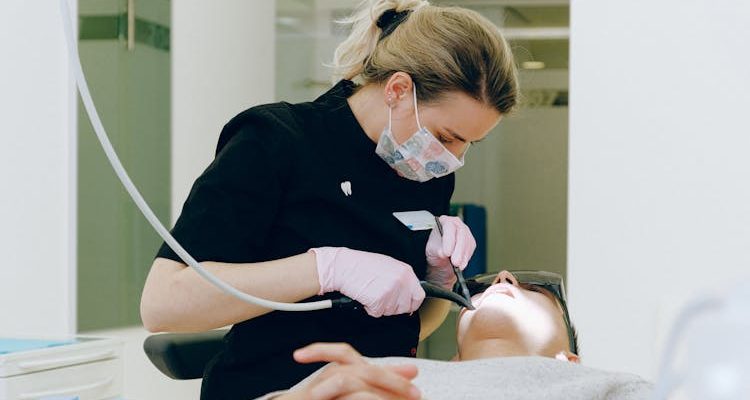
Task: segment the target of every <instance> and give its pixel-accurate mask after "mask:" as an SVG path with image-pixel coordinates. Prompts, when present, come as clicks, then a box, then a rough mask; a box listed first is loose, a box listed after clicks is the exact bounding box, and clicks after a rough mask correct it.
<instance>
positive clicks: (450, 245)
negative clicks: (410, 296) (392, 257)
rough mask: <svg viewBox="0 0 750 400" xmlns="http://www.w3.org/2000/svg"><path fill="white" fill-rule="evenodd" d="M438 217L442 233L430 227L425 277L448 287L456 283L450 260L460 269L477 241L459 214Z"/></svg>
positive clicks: (474, 248)
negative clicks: (457, 215) (456, 215)
mask: <svg viewBox="0 0 750 400" xmlns="http://www.w3.org/2000/svg"><path fill="white" fill-rule="evenodd" d="M439 219H440V224H441V225H442V226H443V235H442V236H441V235H440V231H439V230H438V229H437V228H435V229H433V230H432V232H431V233H430V237H429V239H427V247H425V255H426V256H427V264H428V267H427V277H426V280H427V281H428V282H431V283H434V284H436V285H438V286H442V287H444V288H446V289H448V290H450V289H451V288H452V287H453V285H454V284H455V283H456V274H455V273H453V267H452V266H451V261H452V262H453V265H455V266H456V267H458V268H459V269H461V270H462V271H463V270H464V268H466V265H467V264H469V260H470V259H471V256H472V255H473V254H474V250H476V248H477V242H476V240H474V235H472V234H471V230H469V227H468V226H466V224H464V223H463V221H461V219H460V218H458V217H449V216H447V215H443V216H441V217H440V218H439Z"/></svg>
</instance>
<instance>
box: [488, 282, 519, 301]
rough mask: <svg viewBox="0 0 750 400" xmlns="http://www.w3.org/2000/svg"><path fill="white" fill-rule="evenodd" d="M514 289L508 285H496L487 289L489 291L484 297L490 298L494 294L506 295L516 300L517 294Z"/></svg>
mask: <svg viewBox="0 0 750 400" xmlns="http://www.w3.org/2000/svg"><path fill="white" fill-rule="evenodd" d="M514 289H515V288H514V287H513V285H509V284H507V283H496V284H494V285H492V286H490V287H488V288H487V290H485V291H484V296H488V295H490V294H494V293H500V294H504V295H506V296H510V297H513V298H516V294H515V293H514Z"/></svg>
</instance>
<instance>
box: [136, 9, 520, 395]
mask: <svg viewBox="0 0 750 400" xmlns="http://www.w3.org/2000/svg"><path fill="white" fill-rule="evenodd" d="M350 22H351V23H352V31H351V34H350V35H349V37H348V38H347V39H346V40H345V41H344V42H343V43H341V45H339V47H338V48H337V49H336V52H335V56H334V61H333V66H334V79H335V80H337V82H338V83H336V84H335V85H334V86H333V87H332V88H331V89H330V90H328V91H327V92H326V93H324V94H323V95H321V96H320V97H318V98H317V99H315V100H314V101H311V102H307V103H299V104H289V103H285V102H280V103H273V104H266V105H260V106H256V107H253V108H250V109H248V110H246V111H244V112H242V113H240V114H239V115H237V116H236V117H234V118H233V119H232V120H230V121H229V122H228V123H227V124H226V125H225V126H224V129H223V130H222V132H221V135H220V137H219V141H218V145H217V150H216V157H215V159H214V161H213V162H212V163H211V165H209V166H208V168H207V169H206V170H205V171H204V172H203V174H202V175H201V176H200V177H199V178H198V179H197V180H196V181H195V183H194V185H193V187H192V190H191V192H190V195H189V196H188V198H187V200H186V202H185V204H184V206H183V209H182V213H181V215H180V217H179V219H178V220H177V222H176V224H175V226H174V228H173V230H172V234H173V235H174V237H175V238H176V239H177V240H178V241H179V242H180V243H181V244H182V245H183V246H184V247H185V249H186V250H188V252H190V253H191V254H192V255H193V256H194V257H195V259H196V260H198V261H199V262H201V264H202V265H203V266H205V267H206V268H207V269H209V270H210V271H211V272H212V273H214V274H216V275H217V276H218V277H219V278H220V279H222V280H224V281H225V282H227V283H229V284H231V285H232V286H234V287H236V288H238V289H240V290H242V291H245V292H247V293H251V294H253V295H256V296H259V297H263V298H267V299H270V300H275V301H282V302H299V301H312V300H321V299H327V298H337V297H340V296H341V295H342V294H343V295H346V296H349V297H351V298H353V299H354V300H357V301H359V302H360V303H362V304H363V305H364V306H365V310H366V313H357V312H345V311H334V310H330V309H329V310H320V311H312V312H279V311H275V312H270V310H268V309H264V308H261V307H257V306H253V305H250V304H247V303H244V302H242V301H240V300H237V299H236V298H234V297H231V296H229V295H227V294H225V293H223V292H221V291H219V290H218V289H217V288H215V287H214V286H212V285H210V284H209V283H208V282H206V281H204V280H203V279H202V278H201V277H200V276H198V275H197V274H196V273H195V271H193V269H191V268H188V267H187V266H186V265H185V264H183V263H182V262H181V261H180V258H179V257H178V256H177V255H176V254H175V253H174V252H172V250H171V249H170V248H169V247H168V246H166V245H163V246H162V247H161V249H160V250H159V252H158V254H157V256H156V259H155V260H154V263H153V265H152V266H151V270H150V272H149V275H148V278H147V280H146V284H145V287H144V290H143V296H142V299H141V317H142V320H143V323H144V325H145V327H146V328H147V329H148V330H150V331H153V332H157V331H172V332H189V331H205V330H209V329H214V328H219V327H223V326H227V325H233V326H232V329H231V330H230V331H229V333H228V334H227V335H226V337H225V340H224V348H223V350H222V351H221V352H220V353H219V354H218V355H217V356H216V357H214V359H213V360H212V361H211V362H210V363H209V365H208V366H207V368H206V371H205V373H204V379H203V386H202V390H201V399H212V400H217V399H243V400H244V399H248V398H253V397H256V396H260V395H261V394H264V393H268V392H271V391H274V390H277V389H280V388H287V387H290V386H292V385H294V384H295V383H297V382H298V381H299V380H301V379H302V378H304V377H305V376H307V375H309V374H311V373H312V372H313V371H315V370H316V369H318V368H319V367H320V366H321V365H322V364H306V365H302V364H298V363H296V362H295V361H294V359H293V357H292V353H293V351H294V350H296V349H298V348H300V347H304V346H305V345H308V344H310V343H313V342H347V343H349V344H351V345H352V347H353V348H354V349H356V350H357V351H358V352H359V353H361V354H363V355H365V356H370V357H385V356H412V357H413V356H415V354H416V347H417V344H418V341H419V338H420V333H421V335H422V337H424V336H426V335H427V334H429V332H430V331H431V330H432V329H434V328H435V327H437V326H438V325H439V324H440V323H441V322H442V320H443V319H444V318H445V315H446V313H447V302H445V301H440V300H430V301H427V302H423V300H424V296H425V294H424V292H423V291H422V289H421V287H420V286H419V280H420V279H424V280H428V281H431V282H433V283H437V284H439V285H442V286H444V287H446V288H450V287H452V286H453V284H454V282H455V276H454V274H453V271H452V269H451V262H453V264H455V265H456V266H458V267H460V268H462V269H463V268H464V267H466V264H467V263H468V261H469V259H470V258H471V255H472V253H473V251H474V249H475V247H476V244H475V241H474V238H473V236H472V235H471V232H470V231H469V229H468V228H467V227H466V225H464V224H463V223H462V222H461V221H460V220H459V219H457V218H454V217H448V216H445V214H447V213H448V208H449V203H450V199H451V196H452V194H453V188H454V174H453V172H454V171H455V170H457V169H458V168H460V167H461V166H462V165H463V163H464V156H465V154H466V152H467V150H468V148H469V146H470V145H471V144H472V143H474V142H477V141H480V140H482V139H483V138H484V137H485V136H486V135H487V134H488V133H489V131H490V130H492V128H493V127H495V125H497V124H498V123H499V121H500V119H501V117H502V116H503V115H505V114H507V113H508V112H510V111H511V110H512V109H513V108H514V106H515V103H516V96H517V91H518V84H517V78H516V69H515V66H514V62H513V57H512V54H511V52H510V49H509V47H508V44H507V42H506V41H505V40H504V39H503V38H502V36H501V35H500V33H499V32H498V30H497V27H495V26H494V25H493V24H492V23H491V22H489V21H488V20H486V19H485V18H483V17H481V16H480V15H479V14H477V13H476V12H473V11H470V10H466V9H462V8H455V7H437V6H432V5H429V4H428V3H427V2H426V1H419V0H372V1H369V2H367V3H364V4H363V6H362V7H361V8H360V9H359V10H358V11H357V12H356V13H355V14H354V15H353V16H352V18H351V21H350ZM413 210H427V211H430V212H431V213H432V214H435V215H441V217H440V220H441V222H442V225H443V229H444V234H443V236H442V237H441V236H440V235H439V234H438V233H437V232H436V230H433V231H432V232H431V233H430V232H427V231H416V232H413V231H411V230H409V229H408V228H407V227H405V226H404V225H403V224H401V223H400V222H399V221H398V220H397V219H395V218H394V217H393V215H392V213H393V212H397V211H413ZM417 310H419V313H414V311H417ZM420 318H421V321H420Z"/></svg>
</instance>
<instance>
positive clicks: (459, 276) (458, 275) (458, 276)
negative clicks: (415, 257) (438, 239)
mask: <svg viewBox="0 0 750 400" xmlns="http://www.w3.org/2000/svg"><path fill="white" fill-rule="evenodd" d="M435 225H436V226H437V229H438V232H439V233H440V236H443V225H442V224H441V223H440V218H438V216H437V215H436V216H435ZM448 260H449V261H450V257H448ZM450 263H451V267H453V273H455V274H456V279H458V284H459V286H461V291H462V292H463V294H464V297H465V298H466V301H467V302H468V303H469V305H471V295H470V294H469V288H468V287H466V279H464V274H463V273H462V272H461V270H460V269H458V267H456V266H455V265H453V261H450ZM467 308H469V309H470V310H473V309H474V307H473V306H472V307H467Z"/></svg>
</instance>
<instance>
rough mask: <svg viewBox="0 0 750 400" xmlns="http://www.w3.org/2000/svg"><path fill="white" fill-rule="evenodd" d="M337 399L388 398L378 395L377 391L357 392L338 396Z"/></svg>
mask: <svg viewBox="0 0 750 400" xmlns="http://www.w3.org/2000/svg"><path fill="white" fill-rule="evenodd" d="M336 400H386V398H385V397H381V396H378V395H376V394H375V393H367V392H357V393H352V394H347V395H345V396H341V397H337V398H336Z"/></svg>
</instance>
